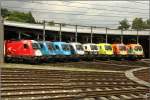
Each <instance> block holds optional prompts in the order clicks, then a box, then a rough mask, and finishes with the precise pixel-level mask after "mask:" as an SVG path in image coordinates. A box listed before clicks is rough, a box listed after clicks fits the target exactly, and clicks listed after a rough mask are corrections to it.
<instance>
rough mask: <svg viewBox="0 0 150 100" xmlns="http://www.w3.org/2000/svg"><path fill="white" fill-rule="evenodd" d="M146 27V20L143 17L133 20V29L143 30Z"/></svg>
mask: <svg viewBox="0 0 150 100" xmlns="http://www.w3.org/2000/svg"><path fill="white" fill-rule="evenodd" d="M144 27H145V24H144V21H143V19H142V18H135V19H134V20H133V22H132V29H136V30H143V29H144Z"/></svg>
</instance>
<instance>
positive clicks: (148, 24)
mask: <svg viewBox="0 0 150 100" xmlns="http://www.w3.org/2000/svg"><path fill="white" fill-rule="evenodd" d="M144 29H150V20H146V21H145V22H144Z"/></svg>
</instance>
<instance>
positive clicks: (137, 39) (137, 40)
mask: <svg viewBox="0 0 150 100" xmlns="http://www.w3.org/2000/svg"><path fill="white" fill-rule="evenodd" d="M136 43H137V44H139V31H138V30H137V37H136Z"/></svg>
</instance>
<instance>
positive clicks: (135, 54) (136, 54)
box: [127, 44, 144, 59]
mask: <svg viewBox="0 0 150 100" xmlns="http://www.w3.org/2000/svg"><path fill="white" fill-rule="evenodd" d="M127 49H128V56H129V57H132V58H136V59H142V58H144V51H143V48H142V46H141V45H140V44H128V45H127Z"/></svg>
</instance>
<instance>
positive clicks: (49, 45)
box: [47, 43, 55, 50]
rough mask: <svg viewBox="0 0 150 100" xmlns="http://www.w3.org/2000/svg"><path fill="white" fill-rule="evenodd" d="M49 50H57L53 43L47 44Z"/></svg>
mask: <svg viewBox="0 0 150 100" xmlns="http://www.w3.org/2000/svg"><path fill="white" fill-rule="evenodd" d="M47 46H48V49H49V50H55V48H54V46H53V45H52V44H51V43H47Z"/></svg>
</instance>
